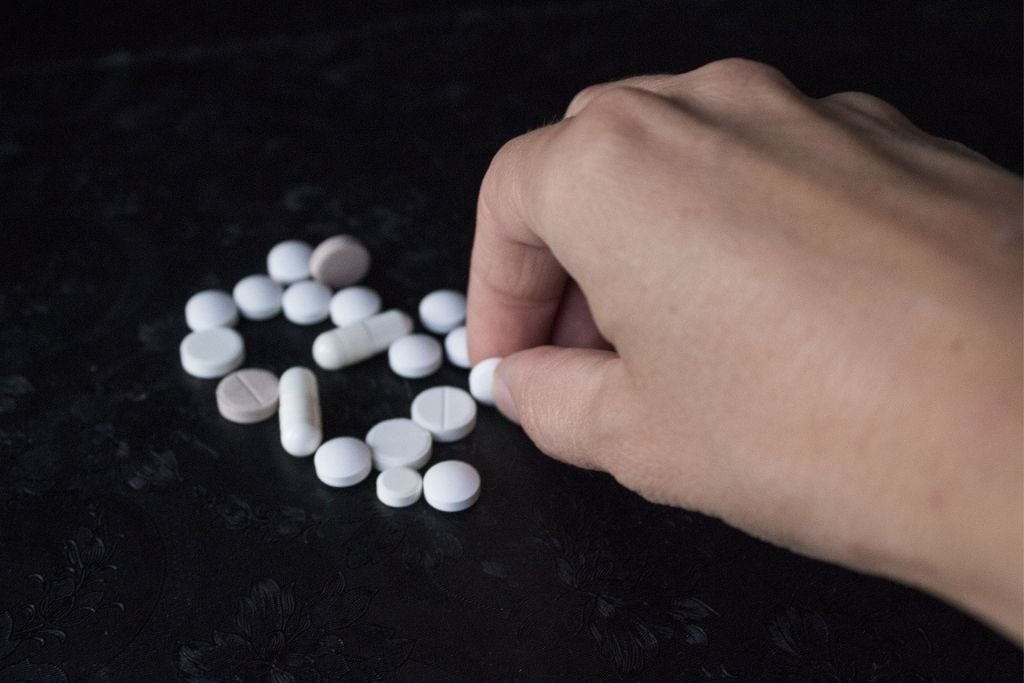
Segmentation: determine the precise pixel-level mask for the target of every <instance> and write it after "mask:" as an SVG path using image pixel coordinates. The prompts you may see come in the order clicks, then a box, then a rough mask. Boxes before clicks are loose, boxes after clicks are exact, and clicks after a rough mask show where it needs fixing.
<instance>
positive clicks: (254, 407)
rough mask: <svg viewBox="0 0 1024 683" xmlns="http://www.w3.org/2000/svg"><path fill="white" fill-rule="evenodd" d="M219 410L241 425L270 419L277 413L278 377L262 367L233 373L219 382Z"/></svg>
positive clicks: (225, 417)
mask: <svg viewBox="0 0 1024 683" xmlns="http://www.w3.org/2000/svg"><path fill="white" fill-rule="evenodd" d="M217 410H219V411H220V414H221V416H222V417H223V418H224V419H225V420H230V421H231V422H237V423H238V424H253V423H255V422H262V421H263V420H266V419H267V418H268V417H270V416H271V415H273V414H274V413H276V412H277V377H275V376H274V374H273V373H272V372H267V371H266V370H260V369H258V368H245V369H244V370H238V371H237V372H233V373H231V374H230V375H228V376H227V377H225V378H224V379H222V380H221V381H220V384H218V385H217Z"/></svg>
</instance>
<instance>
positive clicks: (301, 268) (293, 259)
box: [267, 240, 313, 285]
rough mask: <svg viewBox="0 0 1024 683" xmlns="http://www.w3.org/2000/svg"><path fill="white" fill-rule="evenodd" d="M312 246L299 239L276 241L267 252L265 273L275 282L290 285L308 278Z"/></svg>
mask: <svg viewBox="0 0 1024 683" xmlns="http://www.w3.org/2000/svg"><path fill="white" fill-rule="evenodd" d="M312 253H313V247H311V246H309V244H308V243H306V242H303V241H301V240H286V241H284V242H278V243H277V244H275V245H274V246H273V248H272V249H271V250H270V252H269V253H268V254H267V273H268V274H269V275H270V277H271V278H273V279H274V281H275V282H280V283H281V284H282V285H290V284H291V283H293V282H298V281H299V280H305V279H307V278H309V257H310V256H311V255H312Z"/></svg>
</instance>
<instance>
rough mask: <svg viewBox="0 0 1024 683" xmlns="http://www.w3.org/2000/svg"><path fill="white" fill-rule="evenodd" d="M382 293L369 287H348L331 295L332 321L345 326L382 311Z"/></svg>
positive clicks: (339, 325) (338, 325)
mask: <svg viewBox="0 0 1024 683" xmlns="http://www.w3.org/2000/svg"><path fill="white" fill-rule="evenodd" d="M380 305H381V301H380V294H378V293H377V292H375V291H373V290H372V289H370V288H369V287H346V288H345V289H342V290H340V291H338V292H336V293H335V295H334V296H333V297H331V306H330V311H331V322H332V323H334V324H335V325H336V326H337V327H345V326H346V325H351V324H352V323H357V322H359V321H360V320H366V319H367V318H369V317H370V316H374V315H377V314H378V313H380Z"/></svg>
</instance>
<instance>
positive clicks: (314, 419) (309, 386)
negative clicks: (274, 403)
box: [277, 366, 323, 458]
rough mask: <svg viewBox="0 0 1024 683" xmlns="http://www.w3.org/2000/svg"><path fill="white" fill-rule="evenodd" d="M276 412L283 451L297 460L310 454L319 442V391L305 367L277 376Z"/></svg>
mask: <svg viewBox="0 0 1024 683" xmlns="http://www.w3.org/2000/svg"><path fill="white" fill-rule="evenodd" d="M277 413H278V417H279V418H280V422H281V446H282V447H284V450H285V451H286V452H287V453H288V454H289V455H294V456H295V457H297V458H304V457H306V456H309V455H312V454H313V452H314V451H315V450H316V449H317V446H319V445H320V442H321V440H323V431H322V423H321V418H320V390H319V387H318V386H317V381H316V375H314V374H313V373H312V372H310V370H309V369H308V368H303V367H299V366H297V367H294V368H289V369H287V370H285V371H284V374H283V375H281V380H280V382H278V408H277Z"/></svg>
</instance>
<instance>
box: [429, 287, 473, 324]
mask: <svg viewBox="0 0 1024 683" xmlns="http://www.w3.org/2000/svg"><path fill="white" fill-rule="evenodd" d="M465 319H466V296H465V295H464V294H463V293H462V292H456V291H455V290H454V289H439V290H437V291H436V292H431V293H430V294H427V295H426V296H425V297H423V300H422V301H420V321H421V322H422V323H423V327H425V328H427V329H428V330H430V331H431V332H433V333H435V334H448V333H449V332H451V331H452V330H454V329H455V328H456V327H458V326H459V325H461V324H462V322H463V321H464V320H465Z"/></svg>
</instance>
